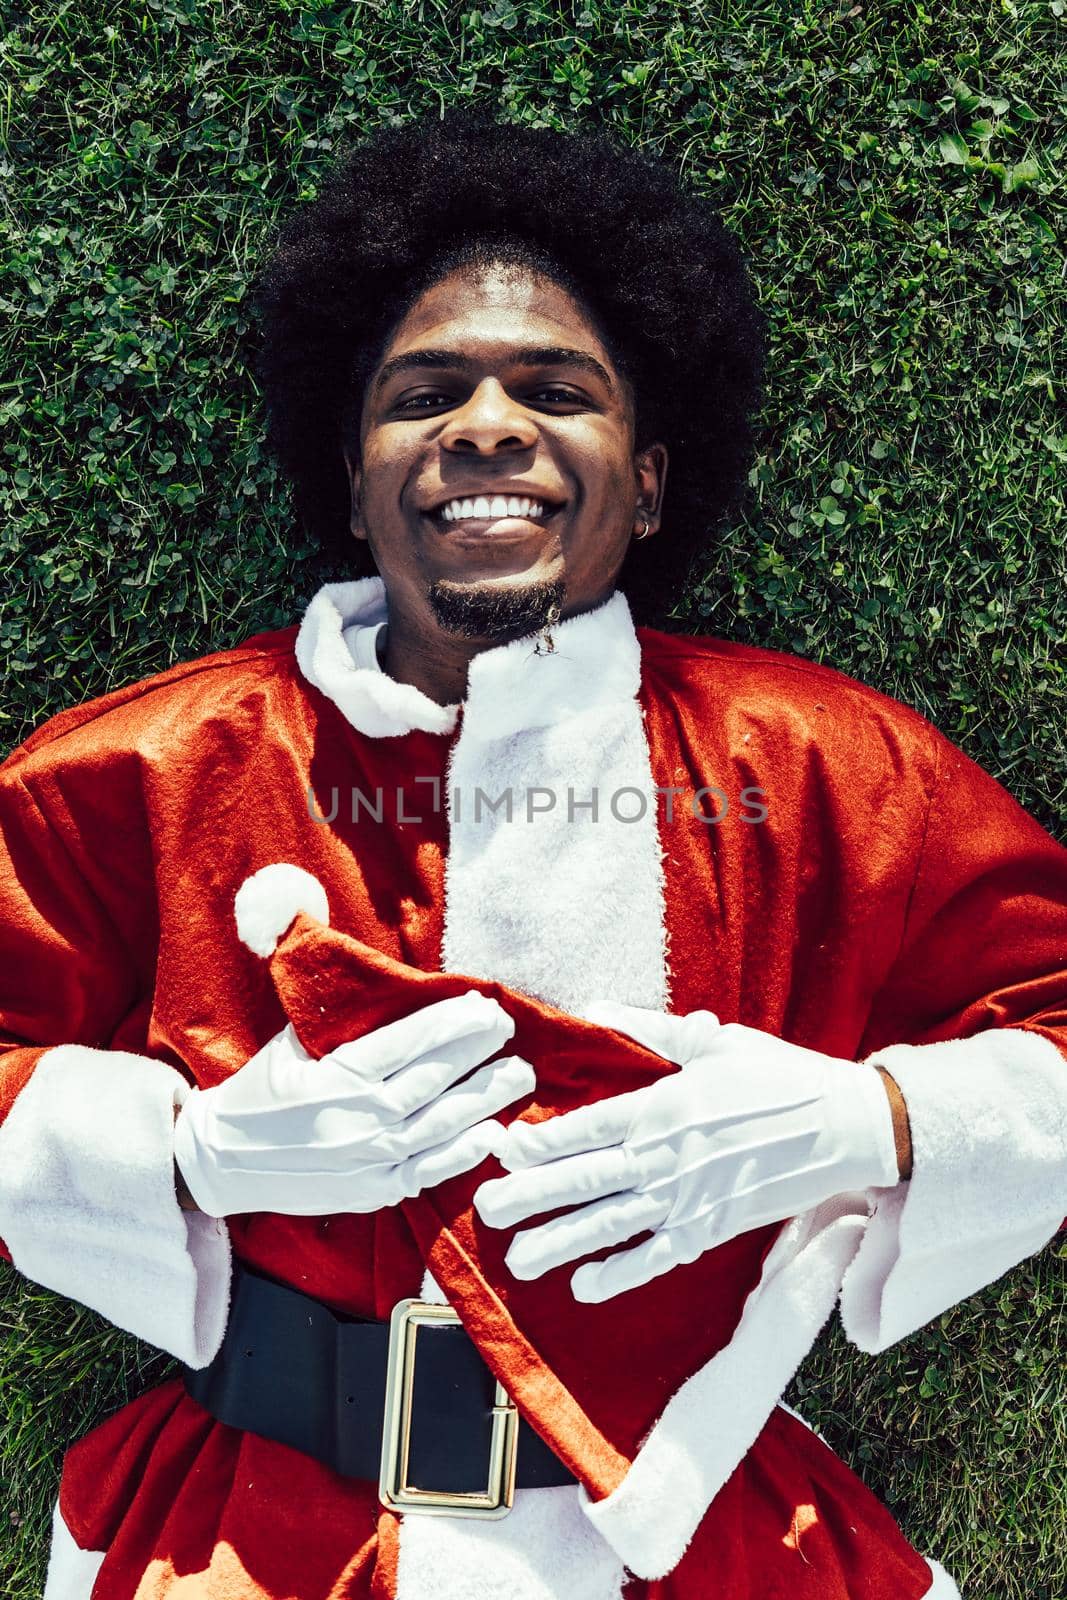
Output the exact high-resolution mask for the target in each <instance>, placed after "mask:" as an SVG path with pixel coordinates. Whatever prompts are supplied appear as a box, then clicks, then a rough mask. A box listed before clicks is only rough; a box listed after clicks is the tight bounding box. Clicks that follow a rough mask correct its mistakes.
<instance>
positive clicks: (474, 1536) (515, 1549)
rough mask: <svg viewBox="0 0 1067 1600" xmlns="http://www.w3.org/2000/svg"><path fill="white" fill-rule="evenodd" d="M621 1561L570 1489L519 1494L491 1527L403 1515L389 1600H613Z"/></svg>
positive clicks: (619, 1590)
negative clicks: (394, 1599)
mask: <svg viewBox="0 0 1067 1600" xmlns="http://www.w3.org/2000/svg"><path fill="white" fill-rule="evenodd" d="M624 1580H625V1573H624V1571H623V1566H622V1562H621V1561H620V1560H619V1558H618V1556H617V1555H615V1553H614V1552H613V1551H612V1550H611V1548H610V1547H609V1546H608V1545H607V1544H606V1543H605V1541H604V1540H603V1539H601V1538H600V1537H599V1536H598V1534H597V1533H596V1532H595V1531H594V1530H593V1528H591V1527H590V1525H589V1523H588V1522H587V1521H586V1519H585V1518H584V1517H583V1516H582V1513H581V1509H580V1506H579V1503H578V1494H577V1490H576V1489H572V1488H569V1487H564V1488H558V1489H519V1490H518V1491H517V1492H516V1495H515V1504H514V1506H513V1507H512V1509H511V1512H510V1514H509V1515H508V1516H506V1517H503V1518H501V1520H500V1521H498V1522H487V1521H476V1520H469V1521H468V1520H460V1519H459V1518H453V1517H425V1516H407V1517H405V1518H404V1519H403V1522H402V1524H401V1529H400V1558H399V1562H398V1565H397V1585H396V1593H397V1600H500V1597H501V1596H502V1595H506V1596H507V1597H508V1600H563V1597H564V1596H567V1597H574V1600H579V1597H580V1600H620V1596H621V1594H622V1586H623V1582H624Z"/></svg>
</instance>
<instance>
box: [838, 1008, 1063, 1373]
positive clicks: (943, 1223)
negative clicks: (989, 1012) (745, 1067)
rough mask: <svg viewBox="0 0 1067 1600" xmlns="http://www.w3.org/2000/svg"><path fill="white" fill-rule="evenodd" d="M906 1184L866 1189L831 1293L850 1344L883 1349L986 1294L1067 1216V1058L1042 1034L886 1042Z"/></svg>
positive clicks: (1015, 1031) (884, 1056) (993, 1032)
mask: <svg viewBox="0 0 1067 1600" xmlns="http://www.w3.org/2000/svg"><path fill="white" fill-rule="evenodd" d="M869 1059H870V1060H871V1061H872V1062H873V1061H877V1062H879V1063H880V1064H881V1065H883V1066H884V1067H885V1068H886V1069H887V1070H888V1071H889V1072H890V1073H891V1074H892V1076H893V1077H894V1078H895V1079H896V1081H897V1083H898V1084H899V1085H900V1090H901V1093H902V1094H903V1096H904V1100H905V1103H906V1105H907V1108H908V1118H909V1121H910V1123H911V1139H912V1162H913V1166H912V1176H911V1178H910V1179H909V1180H908V1181H906V1182H904V1183H900V1184H897V1185H896V1186H895V1187H894V1188H892V1189H873V1190H871V1191H870V1194H871V1198H872V1202H873V1203H874V1205H875V1210H874V1215H873V1216H872V1218H871V1221H870V1224H869V1225H868V1228H867V1232H866V1235H865V1237H864V1239H863V1242H862V1244H861V1245H860V1249H859V1251H858V1252H857V1255H856V1259H855V1260H854V1261H853V1263H852V1265H851V1266H850V1267H849V1270H848V1272H847V1273H846V1274H845V1279H844V1283H843V1284H842V1286H841V1322H842V1326H843V1328H844V1330H845V1333H846V1335H847V1337H848V1338H849V1339H850V1340H851V1341H852V1343H853V1344H855V1345H856V1346H857V1347H858V1348H859V1349H860V1350H865V1351H867V1352H869V1353H870V1354H876V1353H877V1352H878V1351H881V1350H885V1349H887V1348H888V1347H889V1346H890V1345H892V1344H895V1343H896V1341H897V1340H898V1339H903V1338H905V1337H906V1336H907V1335H908V1334H910V1333H914V1332H915V1330H916V1329H917V1328H921V1327H923V1326H924V1324H925V1323H927V1322H929V1321H931V1319H932V1318H934V1317H937V1316H939V1315H940V1314H941V1312H943V1311H946V1310H948V1308H949V1307H950V1306H954V1305H956V1304H957V1303H958V1302H959V1301H960V1300H965V1299H967V1297H968V1296H969V1295H972V1294H975V1293H977V1291H978V1290H979V1289H983V1288H984V1287H985V1286H986V1284H988V1283H993V1282H994V1281H995V1280H996V1279H997V1278H999V1277H1000V1276H1001V1275H1002V1274H1003V1273H1005V1272H1008V1271H1009V1270H1010V1269H1011V1268H1012V1267H1014V1266H1017V1265H1018V1263H1019V1262H1020V1261H1025V1260H1026V1258H1027V1257H1028V1256H1031V1255H1033V1254H1034V1252H1035V1251H1036V1250H1040V1249H1041V1248H1042V1246H1043V1245H1045V1244H1047V1243H1048V1241H1049V1240H1050V1239H1051V1238H1053V1237H1054V1235H1055V1233H1056V1231H1057V1229H1058V1228H1059V1226H1060V1223H1061V1222H1062V1220H1063V1218H1064V1216H1065V1215H1067V1059H1065V1057H1064V1055H1063V1054H1062V1053H1061V1052H1060V1051H1059V1050H1058V1049H1057V1048H1056V1046H1055V1045H1054V1044H1053V1043H1052V1041H1051V1039H1047V1038H1045V1036H1044V1035H1043V1034H1038V1033H1032V1032H1028V1031H1027V1030H1026V1029H1023V1028H992V1029H990V1030H988V1031H987V1032H985V1033H979V1034H975V1035H974V1036H973V1037H971V1038H969V1039H948V1040H944V1041H942V1042H940V1043H937V1044H924V1045H908V1044H898V1045H892V1046H891V1047H890V1048H888V1049H885V1050H879V1051H878V1052H876V1054H875V1055H874V1056H872V1057H870V1058H869Z"/></svg>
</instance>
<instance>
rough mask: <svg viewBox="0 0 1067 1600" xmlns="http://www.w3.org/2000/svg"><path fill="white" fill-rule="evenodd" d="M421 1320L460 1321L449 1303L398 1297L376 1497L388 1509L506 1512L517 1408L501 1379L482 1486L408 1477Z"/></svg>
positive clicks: (510, 1500)
mask: <svg viewBox="0 0 1067 1600" xmlns="http://www.w3.org/2000/svg"><path fill="white" fill-rule="evenodd" d="M424 1325H428V1326H430V1327H441V1326H442V1325H447V1326H450V1327H456V1326H462V1324H461V1322H460V1319H459V1317H458V1316H457V1315H456V1313H455V1311H453V1309H452V1307H451V1306H447V1305H431V1304H430V1303H429V1302H427V1301H425V1300H401V1301H400V1302H399V1304H398V1305H396V1306H395V1307H394V1308H393V1315H392V1317H391V1319H390V1323H389V1360H388V1364H387V1367H386V1374H385V1423H384V1426H383V1428H382V1467H381V1474H380V1476H379V1479H378V1498H379V1499H380V1500H381V1502H382V1505H383V1506H386V1507H387V1508H388V1509H389V1510H390V1511H403V1512H408V1513H410V1512H412V1511H424V1512H426V1513H428V1514H429V1515H431V1516H439V1517H440V1516H451V1517H493V1518H495V1517H506V1516H507V1514H508V1512H509V1511H510V1510H511V1507H512V1503H513V1502H514V1499H515V1456H516V1451H517V1448H518V1441H519V1413H518V1411H517V1410H516V1407H515V1403H514V1401H513V1400H512V1399H511V1396H510V1395H509V1394H508V1392H507V1390H506V1389H505V1388H504V1386H503V1384H501V1383H498V1384H497V1386H496V1393H495V1395H494V1397H493V1431H492V1435H491V1437H490V1441H489V1472H488V1482H487V1483H486V1486H485V1489H484V1491H481V1490H479V1491H475V1492H473V1493H457V1492H455V1491H451V1490H447V1489H417V1488H416V1487H415V1486H414V1485H413V1484H410V1483H408V1481H407V1479H408V1452H409V1449H410V1445H411V1397H412V1388H413V1385H414V1381H415V1341H416V1339H417V1337H418V1333H419V1329H420V1328H421V1327H423V1326H424Z"/></svg>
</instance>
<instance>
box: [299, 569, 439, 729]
mask: <svg viewBox="0 0 1067 1600" xmlns="http://www.w3.org/2000/svg"><path fill="white" fill-rule="evenodd" d="M386 614H387V612H386V602H385V584H384V583H383V582H382V580H381V578H357V579H356V580H355V581H354V582H352V583H327V584H325V585H324V586H323V587H322V588H321V589H320V590H319V592H318V594H316V596H315V598H314V599H313V600H312V602H311V604H310V605H309V606H308V608H307V610H306V611H305V613H304V620H303V621H302V622H301V624H300V631H299V632H298V634H297V636H296V660H297V665H298V666H299V668H300V670H301V672H302V673H303V674H304V677H305V678H306V679H307V680H308V682H309V683H313V684H314V685H315V687H316V689H320V690H321V691H322V693H323V694H324V695H325V696H326V698H327V700H332V701H333V703H334V705H335V706H336V707H337V708H338V710H339V711H340V712H341V713H342V715H343V716H344V718H345V721H346V722H350V723H351V724H352V726H353V728H356V729H358V730H359V732H360V733H365V734H368V735H369V736H370V738H372V739H383V738H395V737H396V736H397V735H398V734H401V733H410V732H411V731H412V729H413V728H420V729H422V731H423V732H424V733H451V732H452V730H453V728H454V727H455V725H456V717H457V713H458V709H459V708H458V706H440V705H438V704H437V702H436V700H431V699H430V697H429V695H425V694H423V692H422V690H421V689H416V688H415V686H414V684H411V683H398V682H397V681H396V679H395V678H390V677H389V676H388V675H387V674H386V673H384V672H383V671H382V670H381V668H380V667H379V666H378V664H377V658H376V657H375V658H373V659H374V665H373V666H371V667H359V666H357V665H356V663H355V661H354V660H353V657H352V651H351V649H350V648H349V645H348V643H347V641H346V639H345V632H346V631H349V630H352V629H353V628H358V627H374V628H376V627H377V625H378V624H379V623H380V622H384V621H385V618H386Z"/></svg>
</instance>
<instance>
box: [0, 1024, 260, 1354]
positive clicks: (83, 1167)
mask: <svg viewBox="0 0 1067 1600" xmlns="http://www.w3.org/2000/svg"><path fill="white" fill-rule="evenodd" d="M190 1092H191V1091H190V1088H189V1085H188V1084H187V1083H186V1081H185V1079H184V1078H183V1077H182V1076H181V1074H180V1073H178V1072H176V1071H175V1069H174V1068H173V1067H170V1066H168V1065H167V1064H166V1063H165V1062H162V1061H153V1060H151V1059H150V1058H149V1057H147V1056H139V1055H131V1054H128V1053H127V1052H125V1051H122V1050H93V1049H90V1048H89V1047H88V1046H86V1045H79V1044H70V1045H57V1046H56V1047H55V1048H54V1049H52V1050H46V1051H45V1053H44V1054H43V1055H42V1056H41V1058H40V1060H39V1061H38V1063H37V1067H36V1070H35V1071H34V1073H33V1076H32V1077H31V1078H30V1080H29V1082H28V1083H27V1084H26V1085H25V1086H24V1088H23V1089H22V1090H21V1091H20V1092H19V1094H18V1096H17V1097H16V1099H15V1103H14V1105H13V1106H12V1107H11V1110H10V1111H9V1112H8V1115H7V1118H6V1119H5V1121H4V1123H3V1125H2V1126H0V1238H3V1239H4V1240H5V1241H6V1243H7V1245H8V1248H9V1249H10V1251H11V1256H12V1259H13V1261H14V1263H15V1266H16V1267H17V1268H18V1269H19V1271H20V1272H22V1273H24V1274H25V1276H26V1277H27V1278H31V1279H32V1280H33V1281H34V1282H35V1283H41V1284H44V1286H45V1287H46V1288H48V1289H54V1290H56V1292H57V1293H59V1294H64V1295H66V1296H68V1298H69V1299H71V1300H79V1301H81V1303H82V1304H83V1305H87V1306H90V1307H92V1309H93V1310H94V1311H99V1312H100V1313H101V1315H103V1316H105V1317H107V1318H108V1320H109V1321H110V1322H113V1323H115V1325H116V1326H117V1327H119V1328H123V1329H125V1330H126V1332H127V1333H133V1334H136V1335H137V1337H138V1338H140V1339H146V1340H147V1341H148V1343H149V1344H154V1345H156V1346H157V1347H158V1348H159V1349H161V1350H166V1351H168V1352H169V1353H170V1354H171V1355H173V1356H177V1357H178V1358H179V1360H181V1361H184V1362H186V1363H187V1364H188V1365H189V1366H192V1367H203V1366H206V1365H207V1364H208V1362H209V1361H210V1360H211V1359H212V1357H213V1356H214V1355H215V1352H216V1351H217V1350H218V1348H219V1345H220V1344H221V1343H222V1336H223V1333H224V1332H225V1329H226V1320H227V1317H228V1315H229V1302H230V1238H229V1233H228V1231H227V1229H226V1226H225V1224H224V1223H222V1222H217V1221H216V1220H215V1218H213V1217H206V1216H203V1215H202V1214H201V1213H199V1212H193V1211H182V1210H181V1209H180V1207H179V1205H178V1201H177V1196H176V1195H175V1192H174V1112H175V1108H176V1107H178V1106H180V1105H181V1104H182V1103H183V1102H184V1100H185V1098H186V1096H187V1095H188V1094H189V1093H190Z"/></svg>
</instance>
